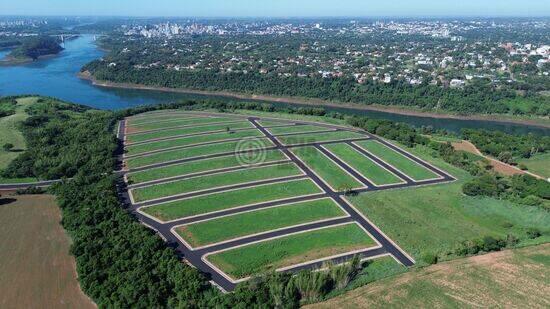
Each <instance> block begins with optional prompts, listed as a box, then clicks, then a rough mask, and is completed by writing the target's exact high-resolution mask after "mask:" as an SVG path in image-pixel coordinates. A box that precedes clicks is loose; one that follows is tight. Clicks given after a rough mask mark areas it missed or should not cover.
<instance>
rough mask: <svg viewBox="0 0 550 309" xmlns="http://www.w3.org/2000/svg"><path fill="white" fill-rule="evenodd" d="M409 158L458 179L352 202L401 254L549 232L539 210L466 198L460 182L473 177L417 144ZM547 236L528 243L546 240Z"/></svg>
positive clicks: (549, 220)
mask: <svg viewBox="0 0 550 309" xmlns="http://www.w3.org/2000/svg"><path fill="white" fill-rule="evenodd" d="M409 151H411V152H412V153H413V154H416V155H417V156H419V157H421V158H423V159H425V160H427V161H429V162H431V163H432V164H434V165H436V166H438V167H440V168H442V169H444V170H447V171H449V172H450V173H451V174H452V175H454V176H455V177H457V178H458V179H459V180H458V181H456V182H454V183H451V184H442V185H435V186H428V187H420V188H408V189H400V190H398V191H396V190H391V191H381V192H373V193H365V194H360V195H358V196H356V197H353V198H350V201H351V202H352V203H353V205H355V206H356V207H357V208H358V209H359V210H360V211H361V212H363V213H364V214H365V215H366V216H367V217H368V218H369V219H370V220H371V221H373V222H374V224H376V225H378V227H380V228H381V229H382V231H384V233H386V234H387V235H388V236H389V237H390V238H392V239H393V240H394V241H395V242H397V244H398V245H400V246H401V247H402V248H403V249H404V250H405V251H407V252H408V253H411V254H412V255H413V256H414V257H415V258H416V259H417V260H419V259H420V258H421V256H422V254H423V253H426V252H432V253H440V254H443V253H446V252H449V251H452V250H453V249H454V248H456V245H457V244H458V243H459V242H461V241H464V240H472V239H478V238H482V237H484V236H489V235H492V236H500V237H505V236H506V235H507V234H514V235H516V236H517V237H519V238H520V239H525V238H526V231H527V230H528V229H529V228H538V229H540V231H541V232H543V233H546V234H548V233H550V213H548V212H547V211H544V210H542V209H541V208H538V207H528V206H523V205H517V204H514V203H511V202H507V201H502V200H497V199H494V198H484V197H469V196H466V195H464V194H463V193H462V184H463V183H464V182H466V181H467V180H469V179H470V178H471V176H469V174H467V173H466V172H465V171H463V170H461V169H458V168H455V167H453V166H451V165H448V164H447V163H445V162H443V161H442V160H440V159H436V158H433V157H429V155H430V154H431V152H432V150H431V149H428V148H426V147H421V146H418V147H417V148H415V149H413V150H411V149H409ZM548 238H549V237H548V235H546V236H543V237H540V238H538V239H536V240H533V241H530V242H534V243H537V242H543V241H548Z"/></svg>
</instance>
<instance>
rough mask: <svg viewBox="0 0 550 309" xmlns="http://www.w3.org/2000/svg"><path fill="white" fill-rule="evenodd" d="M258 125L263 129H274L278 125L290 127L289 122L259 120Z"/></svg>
mask: <svg viewBox="0 0 550 309" xmlns="http://www.w3.org/2000/svg"><path fill="white" fill-rule="evenodd" d="M258 123H259V124H260V125H261V126H262V127H265V128H269V127H276V126H280V125H292V123H291V122H280V121H271V120H261V121H258Z"/></svg>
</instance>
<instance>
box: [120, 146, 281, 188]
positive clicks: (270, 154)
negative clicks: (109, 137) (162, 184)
mask: <svg viewBox="0 0 550 309" xmlns="http://www.w3.org/2000/svg"><path fill="white" fill-rule="evenodd" d="M240 156H245V160H244V161H245V162H246V156H251V157H253V156H254V154H253V153H251V154H242V155H240ZM282 160H288V158H287V157H285V156H284V155H283V153H282V152H281V151H279V150H269V151H266V152H265V159H264V160H263V161H262V162H263V163H269V162H274V161H282ZM242 164H243V160H242V159H240V158H239V157H237V156H235V155H230V156H227V157H221V158H215V159H206V160H199V161H192V162H187V163H183V164H177V165H171V166H167V167H160V168H155V169H150V170H146V171H143V172H136V173H130V174H128V182H129V183H130V184H138V183H143V182H148V181H152V180H157V179H162V178H169V177H175V176H183V175H189V174H194V173H200V172H207V171H212V170H217V169H223V168H231V167H237V166H241V165H242Z"/></svg>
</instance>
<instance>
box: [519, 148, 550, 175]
mask: <svg viewBox="0 0 550 309" xmlns="http://www.w3.org/2000/svg"><path fill="white" fill-rule="evenodd" d="M518 163H520V164H524V165H525V166H527V169H528V171H529V172H531V173H534V174H537V175H539V176H542V177H544V178H546V179H549V178H550V153H545V154H539V155H534V156H533V157H531V158H529V159H521V160H519V162H518Z"/></svg>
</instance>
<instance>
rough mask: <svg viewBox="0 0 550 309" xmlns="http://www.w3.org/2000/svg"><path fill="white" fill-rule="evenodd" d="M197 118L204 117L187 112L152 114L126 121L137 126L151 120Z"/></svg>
mask: <svg viewBox="0 0 550 309" xmlns="http://www.w3.org/2000/svg"><path fill="white" fill-rule="evenodd" d="M198 118H204V117H197V116H193V115H189V114H169V115H164V114H161V115H154V116H149V117H142V118H133V119H130V120H129V121H128V125H130V126H138V125H142V124H147V123H152V122H160V121H167V120H183V119H198Z"/></svg>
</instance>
